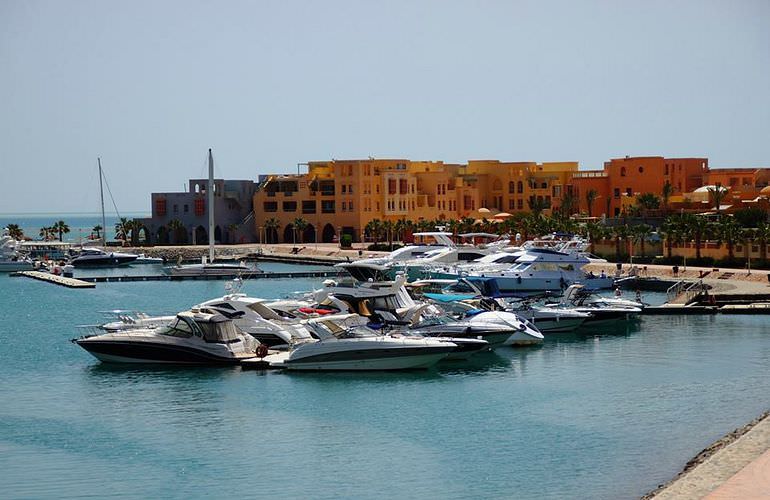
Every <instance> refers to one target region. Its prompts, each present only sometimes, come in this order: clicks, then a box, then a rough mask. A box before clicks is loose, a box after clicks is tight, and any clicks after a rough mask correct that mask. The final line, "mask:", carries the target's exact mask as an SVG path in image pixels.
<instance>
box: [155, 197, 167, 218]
mask: <svg viewBox="0 0 770 500" xmlns="http://www.w3.org/2000/svg"><path fill="white" fill-rule="evenodd" d="M155 215H159V216H161V217H162V216H164V215H166V200H164V199H157V200H155Z"/></svg>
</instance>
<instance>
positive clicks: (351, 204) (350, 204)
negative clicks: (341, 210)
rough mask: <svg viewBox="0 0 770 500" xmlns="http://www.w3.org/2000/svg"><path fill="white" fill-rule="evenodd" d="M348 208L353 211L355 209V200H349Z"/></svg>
mask: <svg viewBox="0 0 770 500" xmlns="http://www.w3.org/2000/svg"><path fill="white" fill-rule="evenodd" d="M348 210H350V211H351V212H352V211H353V202H352V201H349V202H348Z"/></svg>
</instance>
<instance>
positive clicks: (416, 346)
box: [264, 314, 457, 371]
mask: <svg viewBox="0 0 770 500" xmlns="http://www.w3.org/2000/svg"><path fill="white" fill-rule="evenodd" d="M366 321H367V320H366V318H362V317H361V316H359V315H357V314H345V315H332V316H325V317H320V318H313V319H309V320H307V323H306V325H307V327H308V328H309V329H310V330H311V331H312V333H313V336H314V337H316V338H317V339H318V340H317V341H303V342H298V343H295V344H294V345H292V347H291V349H290V350H289V351H286V352H279V353H273V354H269V355H267V356H265V357H264V361H266V362H269V363H270V366H271V367H274V368H283V369H286V370H316V371H317V370H356V371H359V370H409V369H418V368H428V367H430V366H433V365H434V364H436V363H437V362H439V361H440V360H441V359H444V358H446V357H447V356H448V355H449V354H450V353H451V352H452V351H454V350H455V349H456V347H457V346H456V345H455V344H453V343H452V342H442V341H440V340H436V339H430V338H415V337H409V336H403V337H393V336H389V335H381V334H379V333H377V332H376V331H374V330H372V329H371V328H368V327H366V325H365V323H366Z"/></svg>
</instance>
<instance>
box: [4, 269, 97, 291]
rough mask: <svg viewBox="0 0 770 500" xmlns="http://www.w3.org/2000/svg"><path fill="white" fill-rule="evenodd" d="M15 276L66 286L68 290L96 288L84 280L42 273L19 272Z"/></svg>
mask: <svg viewBox="0 0 770 500" xmlns="http://www.w3.org/2000/svg"><path fill="white" fill-rule="evenodd" d="M14 276H25V277H27V278H32V279H36V280H40V281H45V282H46V283H53V284H54V285H60V286H66V287H67V288H94V287H95V286H96V285H94V284H93V283H89V282H87V281H84V280H79V279H75V278H67V277H64V276H58V275H56V274H51V273H43V272H40V271H19V272H18V273H15V274H14Z"/></svg>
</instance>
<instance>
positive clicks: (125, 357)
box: [75, 339, 245, 365]
mask: <svg viewBox="0 0 770 500" xmlns="http://www.w3.org/2000/svg"><path fill="white" fill-rule="evenodd" d="M75 343H76V344H78V345H79V346H80V347H82V348H83V349H85V350H86V351H88V353H89V354H91V355H92V356H94V357H95V358H96V359H98V360H99V361H102V362H103V363H153V364H155V363H161V364H184V365H191V364H194V365H234V364H238V363H240V361H241V360H242V359H245V357H243V358H239V357H222V356H217V355H215V354H213V353H208V352H205V351H201V350H198V349H191V348H188V347H184V346H176V345H165V344H149V343H145V342H130V341H94V340H89V339H78V340H75Z"/></svg>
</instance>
